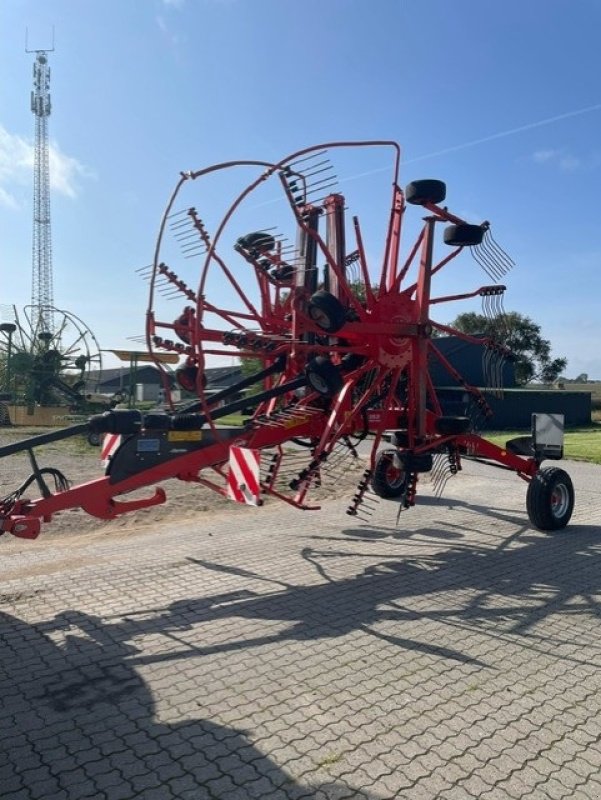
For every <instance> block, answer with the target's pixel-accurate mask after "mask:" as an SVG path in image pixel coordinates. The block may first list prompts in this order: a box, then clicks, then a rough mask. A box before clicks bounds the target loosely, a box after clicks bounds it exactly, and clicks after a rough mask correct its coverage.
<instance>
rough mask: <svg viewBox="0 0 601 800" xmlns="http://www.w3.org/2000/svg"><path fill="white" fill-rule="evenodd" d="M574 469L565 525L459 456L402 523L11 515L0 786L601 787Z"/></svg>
mask: <svg viewBox="0 0 601 800" xmlns="http://www.w3.org/2000/svg"><path fill="white" fill-rule="evenodd" d="M568 470H569V471H570V472H572V473H573V478H574V482H575V485H576V491H577V498H578V505H577V509H576V512H575V515H574V519H573V524H572V525H571V527H570V529H568V530H567V531H566V532H561V533H558V534H555V535H545V534H542V533H539V532H536V531H533V530H532V529H530V528H529V527H528V525H527V519H526V514H525V509H524V487H523V486H522V484H521V482H519V480H517V479H516V478H515V476H513V475H509V474H507V475H506V474H505V473H503V474H501V475H498V474H497V473H493V475H492V476H491V475H490V470H486V469H483V468H481V467H479V466H477V465H466V469H465V471H464V473H462V474H460V475H459V476H458V477H457V478H455V479H454V480H453V481H451V482H450V483H449V484H448V486H447V497H446V499H437V498H435V497H432V496H429V495H428V490H427V487H426V486H425V485H424V502H423V504H422V505H420V506H418V507H417V508H416V509H414V510H412V511H411V512H407V513H403V514H402V515H401V517H400V524H401V526H402V527H400V528H397V527H396V526H395V517H396V509H395V507H394V505H393V504H386V503H381V504H380V505H379V506H378V508H377V509H376V513H375V514H374V516H373V517H372V518H371V520H370V522H369V523H367V524H364V525H359V524H357V522H356V521H354V520H352V521H351V520H349V518H345V517H344V515H343V514H342V513H341V512H342V510H343V508H344V504H342V503H338V502H332V503H328V504H327V506H326V507H325V509H324V511H323V512H322V513H320V514H318V515H304V514H300V513H298V512H294V511H292V510H289V509H287V508H281V507H279V508H276V507H275V506H272V505H268V506H266V507H265V508H264V509H262V511H261V512H260V513H259V514H254V513H252V512H251V513H249V514H248V515H243V514H237V515H236V516H235V518H234V517H232V516H229V515H217V516H212V517H210V518H208V519H203V518H202V516H199V520H198V521H195V522H194V523H188V522H181V523H179V522H176V523H174V526H173V529H172V530H171V531H170V532H169V534H170V536H169V539H168V540H167V539H166V538H165V534H164V532H163V531H155V530H153V529H152V528H149V529H147V530H138V531H136V532H132V533H130V534H128V535H127V536H120V535H119V534H118V533H117V535H116V536H114V537H112V536H111V535H110V533H104V534H103V536H102V537H99V538H94V537H93V536H90V537H88V538H87V539H85V540H81V541H80V540H76V539H74V540H73V542H72V543H70V540H69V537H68V536H67V537H65V538H64V539H60V541H59V539H58V537H57V539H55V540H53V539H52V537H51V536H49V535H48V534H46V538H44V537H42V538H41V539H40V541H39V542H36V543H20V542H17V541H15V540H9V539H7V538H6V537H4V538H3V539H1V540H0V548H2V557H3V559H2V564H3V566H2V567H0V569H4V568H5V566H6V567H7V568H8V570H9V571H8V573H7V574H8V575H10V578H9V579H8V580H6V581H3V590H2V598H0V635H1V637H2V641H3V647H4V653H5V657H4V658H3V661H2V665H1V666H0V673H2V678H3V687H5V689H6V698H5V700H3V701H2V712H3V713H2V715H1V716H0V752H2V756H0V781H1V783H0V785H1V786H2V800H32V799H33V800H35V798H38V797H39V798H40V800H42V798H43V800H50V799H51V800H84V798H90V799H91V800H134V798H135V800H254V798H256V799H257V800H259V798H260V800H269V798H271V800H291V798H297V799H298V800H300V798H306V799H307V800H345V798H349V800H350V799H351V798H353V799H354V800H393V798H394V800H396V798H401V800H403V799H404V798H407V799H408V800H421V798H424V799H425V800H433V798H449V800H462V798H465V797H473V798H488V800H496V798H499V800H501V799H503V800H507V798H513V797H515V798H522V797H523V798H534V799H535V800H536V798H540V799H541V800H542V799H543V798H553V797H561V798H563V797H566V798H570V799H571V798H576V799H577V800H578V799H579V798H583V800H593V798H594V799H595V800H597V798H598V797H600V796H601V778H600V777H599V775H600V774H601V721H600V720H601V670H600V669H599V667H600V666H601V644H599V637H598V624H597V621H598V618H599V615H600V613H601V537H600V536H599V533H601V504H599V503H598V501H597V495H598V489H597V487H598V484H599V478H601V469H600V468H598V467H591V466H590V465H577V464H570V465H568ZM207 528H210V532H211V533H212V536H210V537H209V536H207V535H206V532H207ZM72 551H76V553H77V562H78V565H79V566H78V567H77V568H75V569H73V568H68V566H65V567H62V566H61V564H62V563H63V561H64V559H65V555H66V553H71V552H72ZM29 566H31V567H32V569H31V572H29V571H28V567H29ZM45 570H47V572H46V571H45ZM0 577H2V576H1V574H0Z"/></svg>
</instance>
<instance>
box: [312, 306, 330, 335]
mask: <svg viewBox="0 0 601 800" xmlns="http://www.w3.org/2000/svg"><path fill="white" fill-rule="evenodd" d="M309 316H310V317H311V319H312V320H313V322H314V323H315V324H316V325H318V326H319V327H320V328H323V329H324V330H327V329H328V328H329V327H330V325H331V323H330V318H329V317H328V315H327V314H326V313H325V311H322V310H321V309H320V308H315V307H313V308H310V309H309Z"/></svg>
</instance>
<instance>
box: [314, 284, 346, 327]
mask: <svg viewBox="0 0 601 800" xmlns="http://www.w3.org/2000/svg"><path fill="white" fill-rule="evenodd" d="M307 313H308V315H309V317H310V318H311V320H312V321H313V322H314V323H315V324H316V325H317V327H318V328H321V329H322V331H327V332H328V333H336V331H339V330H340V328H342V326H343V325H344V323H345V322H346V308H345V307H344V306H343V305H342V303H341V302H340V300H339V299H338V298H337V297H334V295H333V294H330V292H326V291H325V290H324V289H320V291H319V292H315V294H313V295H311V299H310V300H309V303H308V305H307Z"/></svg>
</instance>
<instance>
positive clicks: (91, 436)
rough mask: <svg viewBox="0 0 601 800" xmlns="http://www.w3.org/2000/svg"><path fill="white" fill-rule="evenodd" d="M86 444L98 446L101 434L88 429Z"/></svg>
mask: <svg viewBox="0 0 601 800" xmlns="http://www.w3.org/2000/svg"><path fill="white" fill-rule="evenodd" d="M87 439H88V444H89V445H91V446H92V447H100V443H101V441H102V436H101V435H100V434H99V433H95V432H92V431H90V433H88V436H87Z"/></svg>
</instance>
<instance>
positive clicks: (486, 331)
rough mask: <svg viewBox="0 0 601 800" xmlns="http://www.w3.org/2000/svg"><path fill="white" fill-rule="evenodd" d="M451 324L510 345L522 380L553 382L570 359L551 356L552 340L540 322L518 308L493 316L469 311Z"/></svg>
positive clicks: (519, 380) (523, 382)
mask: <svg viewBox="0 0 601 800" xmlns="http://www.w3.org/2000/svg"><path fill="white" fill-rule="evenodd" d="M451 327H453V328H456V329H457V330H458V331H462V332H463V333H468V334H471V335H478V334H480V335H484V336H490V337H491V338H492V339H495V340H496V341H498V342H499V343H500V344H503V345H504V346H505V347H507V348H509V350H511V352H512V354H513V358H514V363H515V377H516V381H517V382H518V383H520V384H525V383H530V381H533V380H538V381H540V382H541V383H553V382H554V381H556V380H557V379H558V377H559V376H560V375H561V373H562V372H563V370H564V369H565V368H566V366H567V363H568V361H567V359H566V358H552V357H551V343H550V342H549V340H548V339H544V338H543V337H542V335H541V327H540V325H538V324H537V323H536V322H534V321H533V320H531V319H530V317H526V316H524V315H523V314H519V313H518V312H517V311H510V312H509V313H508V314H499V315H498V316H496V317H492V318H490V317H486V316H484V315H483V314H476V313H474V312H472V311H470V312H466V313H464V314H460V315H459V316H458V317H457V319H455V321H454V322H452V323H451Z"/></svg>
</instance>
